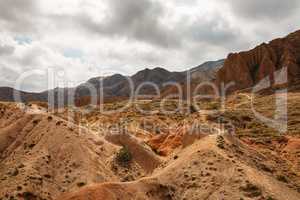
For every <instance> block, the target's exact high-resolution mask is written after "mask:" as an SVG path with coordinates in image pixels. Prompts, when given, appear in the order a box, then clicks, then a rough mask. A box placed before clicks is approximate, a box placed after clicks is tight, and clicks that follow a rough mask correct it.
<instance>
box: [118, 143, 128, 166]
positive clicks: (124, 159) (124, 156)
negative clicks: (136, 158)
mask: <svg viewBox="0 0 300 200" xmlns="http://www.w3.org/2000/svg"><path fill="white" fill-rule="evenodd" d="M131 160H132V154H131V153H130V151H129V149H128V148H127V147H123V148H121V149H120V151H119V152H118V153H117V155H116V161H117V162H118V164H119V165H121V166H123V167H128V166H129V164H130V162H131Z"/></svg>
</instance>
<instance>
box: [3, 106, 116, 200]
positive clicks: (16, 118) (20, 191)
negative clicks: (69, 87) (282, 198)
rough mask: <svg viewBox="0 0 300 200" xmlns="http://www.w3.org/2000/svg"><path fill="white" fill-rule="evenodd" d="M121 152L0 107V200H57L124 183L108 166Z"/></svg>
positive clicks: (56, 123) (44, 117) (51, 119)
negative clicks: (82, 189)
mask: <svg viewBox="0 0 300 200" xmlns="http://www.w3.org/2000/svg"><path fill="white" fill-rule="evenodd" d="M116 149H117V148H116V147H115V146H113V145H110V144H108V143H107V142H105V141H104V140H101V138H98V137H97V136H95V135H94V134H92V133H90V132H88V131H86V130H85V129H81V128H78V127H77V126H75V125H72V124H70V125H67V122H65V121H63V120H61V119H59V118H56V117H55V116H52V115H48V114H42V112H37V113H31V114H30V113H25V112H23V111H22V110H20V109H19V108H18V107H17V106H16V104H4V103H0V177H1V181H0V199H55V198H56V197H57V195H60V194H61V193H63V192H66V191H72V190H77V189H78V188H80V187H82V186H84V185H86V184H91V183H101V182H106V181H108V180H110V181H111V180H116V181H117V180H119V178H118V177H117V176H116V175H115V174H114V173H113V172H112V171H111V169H110V168H109V165H107V163H106V162H108V161H109V159H110V157H109V156H108V155H111V154H112V152H114V151H115V150H116Z"/></svg>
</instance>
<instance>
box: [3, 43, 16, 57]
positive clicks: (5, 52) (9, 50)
mask: <svg viewBox="0 0 300 200" xmlns="http://www.w3.org/2000/svg"><path fill="white" fill-rule="evenodd" d="M14 51H15V47H13V46H9V45H1V44H0V56H1V55H11V54H13V53H14Z"/></svg>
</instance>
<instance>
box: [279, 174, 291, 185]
mask: <svg viewBox="0 0 300 200" xmlns="http://www.w3.org/2000/svg"><path fill="white" fill-rule="evenodd" d="M277 180H279V181H281V182H284V183H288V182H289V180H288V179H287V177H285V176H283V175H278V176H277Z"/></svg>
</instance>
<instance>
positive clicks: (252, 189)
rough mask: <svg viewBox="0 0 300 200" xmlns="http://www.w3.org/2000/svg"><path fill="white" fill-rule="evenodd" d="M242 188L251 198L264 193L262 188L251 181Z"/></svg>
mask: <svg viewBox="0 0 300 200" xmlns="http://www.w3.org/2000/svg"><path fill="white" fill-rule="evenodd" d="M240 189H241V190H242V191H244V192H245V193H246V194H245V195H246V196H247V197H250V198H254V197H259V196H261V195H262V191H261V189H260V188H259V187H257V186H256V185H253V184H251V183H248V184H247V185H246V186H244V187H241V188H240Z"/></svg>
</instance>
